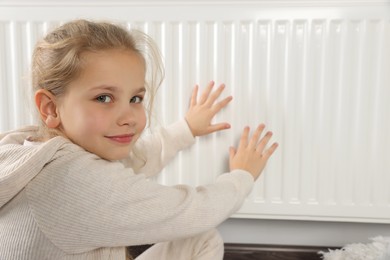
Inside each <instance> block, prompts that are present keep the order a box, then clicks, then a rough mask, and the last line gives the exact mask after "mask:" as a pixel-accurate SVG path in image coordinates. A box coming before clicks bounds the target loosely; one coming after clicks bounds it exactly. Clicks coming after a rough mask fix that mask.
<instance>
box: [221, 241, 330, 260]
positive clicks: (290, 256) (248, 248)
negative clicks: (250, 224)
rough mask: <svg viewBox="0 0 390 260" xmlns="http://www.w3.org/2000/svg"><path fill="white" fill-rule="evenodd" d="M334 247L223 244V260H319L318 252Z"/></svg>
mask: <svg viewBox="0 0 390 260" xmlns="http://www.w3.org/2000/svg"><path fill="white" fill-rule="evenodd" d="M328 249H336V248H335V247H313V246H280V245H255V244H225V256H224V260H255V259H259V260H320V259H321V255H319V254H318V252H319V251H325V252H326V251H328Z"/></svg>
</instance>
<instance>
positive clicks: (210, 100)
mask: <svg viewBox="0 0 390 260" xmlns="http://www.w3.org/2000/svg"><path fill="white" fill-rule="evenodd" d="M224 89H225V84H221V85H220V86H219V87H218V89H217V90H215V91H214V92H213V93H211V94H210V96H209V97H208V99H207V100H206V102H205V105H206V106H208V107H211V106H212V105H213V104H214V102H215V100H217V98H218V97H219V96H220V95H221V93H222V92H223V90H224Z"/></svg>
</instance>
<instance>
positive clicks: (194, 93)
mask: <svg viewBox="0 0 390 260" xmlns="http://www.w3.org/2000/svg"><path fill="white" fill-rule="evenodd" d="M198 90H199V86H198V85H195V87H194V89H193V90H192V94H191V102H190V107H193V106H196V103H197V99H198Z"/></svg>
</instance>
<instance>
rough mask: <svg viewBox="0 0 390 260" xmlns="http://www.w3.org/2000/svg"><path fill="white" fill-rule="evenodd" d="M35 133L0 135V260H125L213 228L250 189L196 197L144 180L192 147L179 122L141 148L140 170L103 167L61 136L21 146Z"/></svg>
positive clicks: (249, 183) (238, 184) (240, 186)
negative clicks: (130, 251)
mask: <svg viewBox="0 0 390 260" xmlns="http://www.w3.org/2000/svg"><path fill="white" fill-rule="evenodd" d="M34 131H36V128H35V127H30V128H26V129H24V130H18V131H14V132H9V133H7V134H3V135H0V259H2V260H3V259H4V260H8V259H12V260H44V259H48V260H52V259H61V260H62V259H94V260H96V259H115V260H118V259H125V246H130V245H137V244H149V243H157V242H161V241H170V240H174V239H180V238H184V237H189V236H193V235H196V234H198V233H201V232H204V231H206V230H208V229H210V228H214V227H216V226H217V225H218V224H220V223H221V222H222V221H223V220H225V219H226V218H227V217H229V216H230V215H231V214H232V213H234V212H235V211H236V210H238V209H239V207H240V206H241V204H242V202H243V200H244V198H245V197H246V196H247V195H248V193H249V192H250V191H251V189H252V187H253V178H252V176H251V175H250V174H249V173H247V172H245V171H241V170H236V171H233V172H230V173H224V174H221V175H220V176H219V177H218V179H217V180H216V182H215V183H213V184H210V185H205V186H200V187H196V188H193V187H189V186H185V185H178V186H173V187H167V186H162V185H159V184H157V183H155V182H153V181H149V180H148V179H147V177H148V176H151V175H154V174H157V173H158V172H159V171H160V170H161V169H162V168H163V167H164V165H166V164H167V163H168V161H169V160H170V159H172V158H173V157H174V156H175V155H176V153H177V152H178V151H179V150H181V149H183V148H185V147H187V146H189V145H191V144H193V143H194V138H193V137H192V135H191V132H190V130H189V128H188V126H187V124H186V123H185V121H184V120H183V121H180V122H178V123H176V124H174V125H172V126H170V127H168V128H163V129H161V130H160V131H158V132H157V133H156V134H154V135H152V136H149V137H148V138H144V140H139V141H138V143H137V146H138V149H141V150H142V152H144V153H145V154H147V155H148V157H147V162H146V164H142V162H140V161H138V160H136V159H134V158H135V157H132V156H130V157H129V159H128V160H126V161H123V162H109V161H106V160H103V159H101V158H99V157H97V156H96V155H94V154H91V153H89V152H87V151H85V150H83V149H82V148H81V147H79V146H77V145H75V144H73V143H71V142H70V141H69V140H67V139H65V138H63V137H55V138H53V139H51V140H49V141H47V142H45V143H43V144H40V145H33V146H26V145H23V143H24V140H25V139H26V138H27V137H28V136H29V135H31V134H33V132H34ZM134 169H137V170H134ZM140 172H141V173H140Z"/></svg>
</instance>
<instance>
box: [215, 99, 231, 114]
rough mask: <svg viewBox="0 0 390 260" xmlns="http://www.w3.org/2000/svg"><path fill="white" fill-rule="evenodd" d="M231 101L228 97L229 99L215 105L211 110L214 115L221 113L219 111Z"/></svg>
mask: <svg viewBox="0 0 390 260" xmlns="http://www.w3.org/2000/svg"><path fill="white" fill-rule="evenodd" d="M232 99H233V97H232V96H229V97H227V98H225V99H223V100H222V101H220V102H218V103H217V104H215V106H214V109H213V110H214V111H213V112H214V114H216V113H218V112H219V111H221V109H222V108H224V107H225V106H227V104H229V102H230V101H232Z"/></svg>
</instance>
